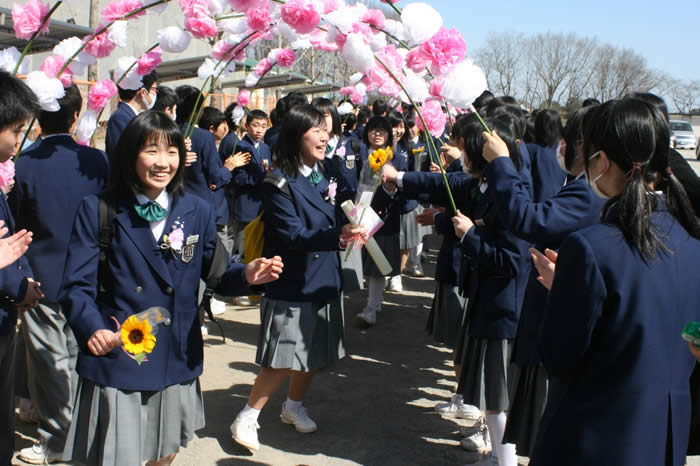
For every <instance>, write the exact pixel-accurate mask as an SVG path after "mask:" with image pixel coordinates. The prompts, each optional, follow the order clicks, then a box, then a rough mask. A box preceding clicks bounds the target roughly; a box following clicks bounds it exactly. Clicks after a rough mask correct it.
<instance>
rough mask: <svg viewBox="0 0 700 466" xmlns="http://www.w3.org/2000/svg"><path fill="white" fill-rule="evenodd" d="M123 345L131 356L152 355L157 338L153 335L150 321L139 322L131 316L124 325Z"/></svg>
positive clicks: (122, 333)
mask: <svg viewBox="0 0 700 466" xmlns="http://www.w3.org/2000/svg"><path fill="white" fill-rule="evenodd" d="M121 336H122V343H123V344H124V349H125V350H126V351H128V352H129V353H131V354H141V353H150V352H151V351H153V348H154V347H155V346H156V337H155V335H153V333H152V329H151V324H150V323H149V322H148V319H143V320H139V319H137V318H136V316H130V317H129V318H128V319H126V321H124V323H123V324H122V329H121Z"/></svg>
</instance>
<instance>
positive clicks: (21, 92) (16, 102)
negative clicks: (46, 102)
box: [0, 70, 39, 130]
mask: <svg viewBox="0 0 700 466" xmlns="http://www.w3.org/2000/svg"><path fill="white" fill-rule="evenodd" d="M0 89H2V92H0V130H3V129H5V128H6V127H8V126H10V125H12V124H14V123H18V122H20V121H21V122H24V121H26V120H28V119H29V118H31V117H33V116H34V115H36V114H38V113H39V100H38V99H37V97H36V95H35V94H34V92H33V91H32V90H31V89H30V88H29V86H27V85H26V84H25V83H24V82H22V81H21V80H20V79H18V78H16V77H15V76H13V75H11V74H10V73H8V72H6V71H2V70H0Z"/></svg>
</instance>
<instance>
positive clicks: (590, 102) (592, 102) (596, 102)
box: [581, 97, 600, 108]
mask: <svg viewBox="0 0 700 466" xmlns="http://www.w3.org/2000/svg"><path fill="white" fill-rule="evenodd" d="M595 105H600V100H598V99H596V98H594V97H589V98H587V99H585V100H584V101H583V103H582V104H581V107H584V108H585V107H593V106H595Z"/></svg>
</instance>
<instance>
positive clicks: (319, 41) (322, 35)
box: [309, 29, 344, 52]
mask: <svg viewBox="0 0 700 466" xmlns="http://www.w3.org/2000/svg"><path fill="white" fill-rule="evenodd" d="M309 41H310V42H311V45H312V46H313V48H315V49H317V50H321V51H323V52H336V51H338V49H339V45H338V43H337V42H328V31H322V30H320V29H314V31H313V32H312V33H311V35H310V36H309ZM343 42H344V41H343ZM340 47H342V46H340Z"/></svg>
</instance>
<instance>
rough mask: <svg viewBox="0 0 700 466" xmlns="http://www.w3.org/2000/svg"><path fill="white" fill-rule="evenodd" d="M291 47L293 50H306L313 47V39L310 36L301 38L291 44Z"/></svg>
mask: <svg viewBox="0 0 700 466" xmlns="http://www.w3.org/2000/svg"><path fill="white" fill-rule="evenodd" d="M289 48H291V49H292V50H306V49H310V48H311V41H310V40H309V39H308V38H304V39H302V38H299V39H297V40H295V41H294V42H292V43H291V44H289Z"/></svg>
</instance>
